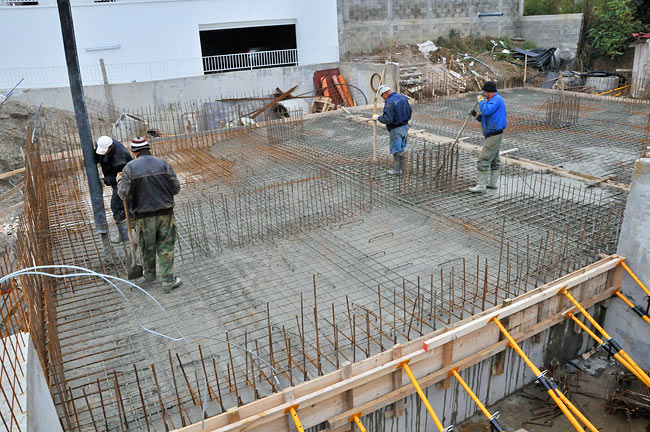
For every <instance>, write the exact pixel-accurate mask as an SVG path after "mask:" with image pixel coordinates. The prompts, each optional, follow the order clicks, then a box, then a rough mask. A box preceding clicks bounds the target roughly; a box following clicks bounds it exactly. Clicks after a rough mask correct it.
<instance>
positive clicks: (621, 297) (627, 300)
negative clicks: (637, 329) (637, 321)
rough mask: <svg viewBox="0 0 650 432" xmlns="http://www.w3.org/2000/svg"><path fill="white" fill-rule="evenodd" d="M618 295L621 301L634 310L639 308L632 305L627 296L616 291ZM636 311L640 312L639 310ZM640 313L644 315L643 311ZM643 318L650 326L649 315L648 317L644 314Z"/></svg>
mask: <svg viewBox="0 0 650 432" xmlns="http://www.w3.org/2000/svg"><path fill="white" fill-rule="evenodd" d="M616 295H617V296H619V298H620V299H621V300H623V301H624V302H625V304H627V305H628V306H629V307H630V308H632V309H634V308H636V307H637V306H636V305H635V304H634V303H632V302H631V301H630V299H628V298H627V297H625V296H624V295H623V293H622V292H620V291H616ZM636 311H639V309H638V308H637V309H636ZM638 313H639V314H641V313H643V311H640V312H638ZM641 318H642V319H643V321H645V322H647V323H648V324H650V317H648V315H646V314H645V313H644V314H643V315H641Z"/></svg>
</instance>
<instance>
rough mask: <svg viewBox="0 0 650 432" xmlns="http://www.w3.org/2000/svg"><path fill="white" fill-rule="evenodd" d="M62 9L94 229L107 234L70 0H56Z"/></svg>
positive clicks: (70, 75) (63, 28)
mask: <svg viewBox="0 0 650 432" xmlns="http://www.w3.org/2000/svg"><path fill="white" fill-rule="evenodd" d="M57 5H58V8H59V19H60V20H61V35H62V36H63V50H64V51H65V62H66V65H67V66H68V78H69V80H70V92H71V93H72V104H73V105H74V118H75V121H76V122H77V129H78V130H79V140H80V141H81V152H82V153H83V157H84V166H85V167H86V176H87V177H88V189H89V190H90V202H91V204H92V208H93V216H94V218H95V229H96V230H97V232H98V233H99V234H106V233H108V224H107V222H106V209H105V208H104V197H103V193H102V185H101V183H100V182H99V174H98V173H97V164H96V163H95V148H94V146H93V138H92V133H91V132H90V122H89V121H88V111H86V101H85V100H84V89H83V84H82V82H81V72H80V70H79V58H78V56H77V43H76V40H75V36H74V25H73V23H72V9H71V7H70V0H57Z"/></svg>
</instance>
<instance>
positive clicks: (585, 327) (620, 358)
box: [567, 312, 647, 385]
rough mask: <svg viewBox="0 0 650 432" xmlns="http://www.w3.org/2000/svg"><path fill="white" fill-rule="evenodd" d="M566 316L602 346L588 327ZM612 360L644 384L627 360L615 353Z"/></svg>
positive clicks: (571, 315)
mask: <svg viewBox="0 0 650 432" xmlns="http://www.w3.org/2000/svg"><path fill="white" fill-rule="evenodd" d="M567 316H568V317H569V318H571V319H572V320H573V321H575V322H576V324H578V325H579V326H580V327H582V329H583V330H584V331H585V333H587V334H588V335H589V336H591V337H592V338H593V339H594V340H595V341H596V342H598V344H599V345H603V344H604V341H603V340H602V339H601V338H599V337H598V336H597V335H596V334H595V333H594V332H592V331H591V330H589V327H587V326H586V325H585V324H584V323H583V322H582V321H580V320H579V319H578V318H576V316H575V315H573V314H572V313H571V312H569V313H568V314H567ZM614 358H615V359H616V360H618V361H619V363H621V364H622V365H623V366H625V368H626V369H627V370H629V371H630V372H632V373H633V374H634V375H636V377H637V378H638V379H639V380H641V382H642V383H644V384H645V381H644V379H643V377H641V376H640V375H639V374H638V373H637V372H636V369H634V368H633V367H632V366H631V365H630V364H629V363H628V362H627V360H625V359H624V358H623V357H622V356H621V355H620V354H619V353H615V354H614ZM646 385H647V384H646Z"/></svg>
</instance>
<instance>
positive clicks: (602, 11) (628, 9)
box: [587, 0, 643, 58]
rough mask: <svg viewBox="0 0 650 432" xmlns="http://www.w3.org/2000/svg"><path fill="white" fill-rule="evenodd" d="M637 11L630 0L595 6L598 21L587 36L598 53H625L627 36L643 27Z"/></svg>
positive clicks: (607, 54) (608, 54)
mask: <svg viewBox="0 0 650 432" xmlns="http://www.w3.org/2000/svg"><path fill="white" fill-rule="evenodd" d="M635 12H636V9H635V8H634V6H633V5H632V3H631V1H630V0H610V1H608V2H607V3H606V4H604V5H599V6H597V7H596V8H594V14H595V16H596V22H595V24H594V25H593V26H592V27H591V28H589V29H588V30H587V36H588V37H589V43H590V45H591V47H592V48H593V50H594V53H595V54H596V55H601V56H607V57H610V58H614V57H616V56H619V55H621V54H623V52H624V51H625V48H626V47H627V43H626V42H625V41H626V40H627V38H628V37H629V36H630V35H631V34H632V33H634V32H637V31H640V30H641V29H642V28H643V24H641V22H640V21H638V20H637V18H636V15H635Z"/></svg>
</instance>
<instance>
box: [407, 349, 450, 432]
mask: <svg viewBox="0 0 650 432" xmlns="http://www.w3.org/2000/svg"><path fill="white" fill-rule="evenodd" d="M408 363H409V362H408V360H407V361H405V362H403V363H400V365H399V367H401V368H402V369H404V372H406V375H408V377H409V378H410V379H411V384H413V387H415V391H417V392H418V395H420V399H422V403H423V404H424V406H425V407H426V409H427V411H429V415H430V416H431V418H432V419H433V422H434V423H435V424H436V427H437V428H438V431H439V432H445V431H450V430H451V426H450V427H448V428H446V429H445V427H444V426H443V425H442V423H441V422H440V420H439V419H438V416H437V415H436V413H435V411H434V410H433V408H431V404H430V403H429V399H427V396H426V395H425V394H424V392H423V391H422V387H420V384H418V381H417V380H416V379H415V377H414V376H413V372H411V368H410V367H409V365H408Z"/></svg>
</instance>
